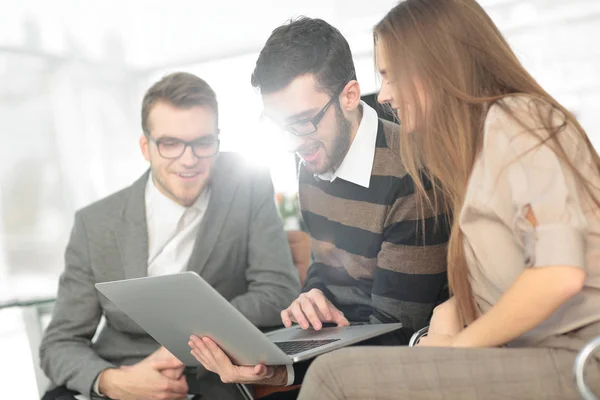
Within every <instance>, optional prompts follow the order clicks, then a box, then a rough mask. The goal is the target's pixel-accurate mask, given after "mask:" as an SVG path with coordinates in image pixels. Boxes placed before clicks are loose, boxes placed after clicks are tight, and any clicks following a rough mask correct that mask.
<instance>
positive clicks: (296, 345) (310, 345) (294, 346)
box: [274, 339, 340, 356]
mask: <svg viewBox="0 0 600 400" xmlns="http://www.w3.org/2000/svg"><path fill="white" fill-rule="evenodd" d="M338 340H340V339H323V340H290V341H288V342H274V343H275V344H276V345H277V347H279V348H280V349H281V350H283V352H284V353H285V354H287V355H288V356H293V355H294V354H298V353H302V352H303V351H307V350H311V349H316V348H317V347H321V346H325V345H326V344H329V343H333V342H337V341H338Z"/></svg>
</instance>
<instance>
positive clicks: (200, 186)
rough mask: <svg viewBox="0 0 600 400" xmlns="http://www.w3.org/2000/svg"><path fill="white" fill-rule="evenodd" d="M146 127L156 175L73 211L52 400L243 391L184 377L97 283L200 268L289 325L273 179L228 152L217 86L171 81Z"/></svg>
mask: <svg viewBox="0 0 600 400" xmlns="http://www.w3.org/2000/svg"><path fill="white" fill-rule="evenodd" d="M142 128H143V132H144V133H143V135H142V137H141V138H140V147H141V150H142V153H143V155H144V157H145V159H146V160H147V161H149V163H150V170H149V171H148V172H146V173H145V174H144V175H143V176H142V177H141V178H140V179H139V180H137V181H136V182H135V183H133V185H131V186H130V187H128V188H126V189H124V190H122V191H120V192H118V193H115V194H113V195H111V196H109V197H107V198H105V199H102V200H100V201H98V202H97V203H94V204H92V205H90V206H88V207H86V208H84V209H82V210H80V211H78V212H77V213H76V214H75V225H74V227H73V231H72V234H71V239H70V242H69V245H68V247H67V250H66V255H65V262H66V267H65V271H64V273H63V274H62V276H61V279H60V284H59V289H58V297H57V301H56V306H55V310H54V315H53V318H52V322H51V323H50V325H49V327H48V329H47V330H46V332H45V335H44V338H43V341H42V345H41V348H40V356H41V364H42V368H43V370H44V372H45V373H46V374H47V375H48V377H49V378H50V379H51V380H52V382H53V383H54V385H55V386H56V387H55V389H54V390H53V391H51V392H49V393H47V396H45V399H46V398H48V399H51V398H57V395H58V394H60V393H66V396H74V395H75V394H76V393H81V394H83V395H85V396H90V397H96V396H107V397H109V398H118V399H121V400H127V399H181V398H185V397H186V394H187V393H188V392H193V393H195V394H201V395H202V396H203V398H219V399H226V398H235V394H236V389H235V388H234V387H233V386H231V385H230V386H226V385H223V384H221V382H220V381H219V379H218V377H217V376H216V375H213V374H212V373H208V372H206V371H205V370H200V369H199V370H198V372H197V374H196V375H195V376H194V377H193V378H190V376H187V380H186V374H184V367H183V365H182V364H181V363H180V362H179V360H177V359H176V358H175V357H174V356H173V355H171V354H170V353H169V352H168V351H167V350H166V349H164V348H160V346H159V344H158V343H157V342H156V341H155V340H154V339H152V338H151V337H150V336H148V335H147V334H146V333H145V332H144V331H143V330H142V329H141V328H140V327H139V326H137V325H136V324H135V323H134V322H133V321H131V320H130V319H129V318H128V317H127V316H126V315H124V314H123V313H122V312H120V311H119V310H118V309H117V308H116V307H115V306H114V305H112V304H111V303H110V301H108V300H107V299H106V298H104V297H103V296H101V295H100V294H99V293H98V292H97V291H96V289H95V288H94V284H95V283H97V282H106V281H114V280H120V279H130V278H138V277H144V276H154V275H161V274H169V273H177V272H181V271H183V270H186V269H187V270H190V271H196V272H197V273H198V274H200V275H201V276H202V277H203V278H204V279H205V280H206V281H208V282H209V283H210V284H211V285H212V286H213V287H215V289H217V290H218V291H219V292H220V293H221V294H222V295H223V296H224V297H225V298H226V299H228V300H230V301H231V303H232V304H233V305H234V306H235V307H236V308H237V309H238V310H239V311H241V313H242V314H244V315H245V316H246V317H247V318H248V319H249V320H250V321H252V322H253V323H254V324H256V325H257V326H263V327H268V326H275V325H279V324H280V323H281V320H280V311H281V310H282V309H284V308H286V307H287V306H288V305H289V304H290V303H291V302H292V301H293V300H294V299H295V297H296V296H297V295H298V294H299V292H300V284H299V280H298V272H297V271H296V270H295V268H294V266H293V264H292V259H291V255H290V251H289V247H288V244H287V240H286V237H285V234H284V231H283V227H282V223H281V221H280V219H279V217H278V215H277V211H276V209H275V204H274V198H273V187H272V184H271V180H270V177H269V175H268V173H260V172H257V171H256V170H255V169H253V168H248V167H247V166H245V165H244V162H243V161H241V160H240V159H239V158H238V157H236V156H234V155H233V154H227V153H219V130H218V109H217V100H216V96H215V93H214V92H213V90H212V89H211V88H210V86H208V84H206V82H204V81H203V80H202V79H200V78H198V77H196V76H194V75H191V74H187V73H175V74H171V75H168V76H166V77H164V78H163V79H162V80H160V81H159V82H157V83H156V84H154V85H153V86H152V87H151V88H150V89H149V90H148V92H147V93H146V95H145V97H144V100H143V104H142ZM102 316H104V317H105V318H106V324H105V326H104V327H103V328H102V329H101V330H100V331H99V333H98V336H97V339H96V340H95V341H92V338H93V337H94V334H95V332H96V330H97V328H98V325H99V322H100V320H101V317H102ZM65 398H71V397H65Z"/></svg>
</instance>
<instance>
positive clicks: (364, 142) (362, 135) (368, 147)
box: [315, 101, 379, 189]
mask: <svg viewBox="0 0 600 400" xmlns="http://www.w3.org/2000/svg"><path fill="white" fill-rule="evenodd" d="M360 105H361V106H362V112H363V113H362V118H361V120H360V124H359V125H358V130H357V131H356V135H355V136H354V140H353V141H352V143H351V144H350V148H349V149H348V152H347V153H346V156H345V157H344V159H343V160H342V163H341V164H340V166H339V168H338V169H337V170H336V171H335V172H326V173H323V174H316V175H315V176H316V177H318V178H319V179H321V180H325V181H329V182H333V181H334V180H336V178H340V179H343V180H345V181H348V182H352V183H354V184H356V185H359V186H362V187H364V188H367V189H368V188H369V184H370V182H371V172H372V171H373V160H374V159H375V146H376V142H377V128H378V126H379V118H378V116H377V112H376V111H375V110H374V109H373V108H371V107H370V106H369V105H367V104H366V103H365V102H364V101H361V102H360Z"/></svg>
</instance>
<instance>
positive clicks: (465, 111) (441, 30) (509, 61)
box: [374, 0, 600, 324]
mask: <svg viewBox="0 0 600 400" xmlns="http://www.w3.org/2000/svg"><path fill="white" fill-rule="evenodd" d="M374 37H375V44H376V45H377V46H380V47H379V48H380V49H381V50H382V51H383V53H384V54H385V56H386V60H387V63H388V64H389V65H387V68H388V70H387V74H388V75H389V79H390V81H391V82H392V83H391V84H392V85H393V88H394V89H393V93H394V102H395V103H396V106H397V107H398V114H399V118H400V120H402V116H403V115H405V116H406V115H414V119H415V121H411V125H412V127H413V128H414V129H412V130H413V131H414V133H411V132H409V133H406V134H404V132H403V135H402V140H401V141H400V146H401V149H400V152H401V156H402V157H403V162H404V163H405V165H406V168H407V170H408V171H409V173H410V175H411V176H412V177H413V179H414V181H415V185H416V187H417V194H418V198H419V205H420V209H421V212H423V205H424V204H425V205H429V206H433V207H435V208H436V209H439V208H442V209H443V211H445V212H447V213H448V215H451V216H453V222H452V231H451V235H450V243H449V249H448V277H449V283H450V289H451V291H452V293H453V295H454V296H455V297H456V301H457V304H458V309H459V314H460V316H461V318H462V320H463V322H464V323H466V324H468V323H470V322H472V321H473V320H474V319H475V318H476V315H477V308H476V306H475V302H474V299H473V295H472V291H471V286H470V283H469V272H468V269H467V265H466V260H465V253H464V247H463V246H464V245H463V240H464V239H463V235H462V233H461V231H460V229H459V226H458V216H459V215H460V211H461V208H462V206H463V202H464V198H465V193H466V189H467V184H468V181H469V176H470V174H471V171H472V169H473V165H474V162H475V159H476V157H477V155H478V153H479V151H480V150H481V148H482V144H483V127H484V121H485V118H486V115H487V111H488V110H489V108H490V106H491V105H492V104H498V105H499V106H501V107H503V108H504V109H505V110H506V111H507V112H508V113H509V115H511V116H512V117H513V118H515V119H517V120H518V116H516V115H514V113H512V112H511V111H510V110H509V109H508V108H507V107H506V106H505V105H504V104H503V102H502V101H499V100H501V99H503V98H505V97H507V96H513V95H525V96H527V97H528V98H529V99H530V105H532V106H531V107H529V109H530V110H532V112H533V113H535V114H537V115H535V116H534V119H535V120H536V121H539V122H540V124H541V126H540V130H538V129H531V128H529V129H527V131H528V133H531V134H533V135H535V136H536V137H537V138H539V143H540V145H541V144H544V143H546V142H547V143H548V144H549V145H550V147H551V148H552V149H553V150H554V151H555V153H556V154H557V156H558V157H560V158H561V159H562V160H563V161H564V162H565V163H566V165H568V166H569V168H570V169H571V170H572V172H573V174H574V176H575V177H576V180H577V182H578V184H580V185H582V187H583V188H584V190H585V191H586V193H587V194H588V195H590V197H591V199H592V200H593V202H594V203H595V205H596V206H597V207H600V201H599V200H598V199H597V198H596V196H594V193H593V190H592V187H591V184H590V183H589V181H588V180H587V179H586V177H584V176H582V174H581V172H580V171H578V170H577V169H576V168H575V167H574V166H573V163H572V162H570V161H569V160H568V158H567V156H566V153H565V149H564V148H563V146H562V145H561V143H560V142H559V137H560V135H561V133H562V132H564V130H565V127H566V126H567V125H568V126H570V127H572V128H573V129H574V130H575V131H576V132H577V133H578V134H580V135H581V136H582V138H583V141H584V143H586V146H587V148H588V149H589V151H590V152H591V154H592V158H593V161H594V163H595V166H596V167H597V170H598V171H600V158H599V157H598V154H597V153H596V152H595V150H594V148H593V146H592V144H591V143H590V141H589V139H588V137H587V135H586V134H585V132H584V130H583V129H582V128H581V126H580V125H579V123H578V122H577V121H576V120H575V118H574V117H573V116H572V115H571V114H570V113H569V112H568V111H567V110H566V109H565V108H564V107H563V106H561V105H560V104H559V103H558V102H557V101H556V100H555V99H554V98H552V96H550V95H549V94H548V93H547V92H546V91H545V90H544V89H542V87H541V86H540V85H539V84H538V83H537V82H536V81H535V79H534V78H533V77H532V76H531V75H530V74H529V73H528V72H527V71H526V70H525V68H524V67H523V66H522V65H521V63H520V62H519V60H518V59H517V57H516V56H515V54H514V53H513V51H512V50H511V48H510V46H509V45H508V43H507V42H506V40H505V39H504V37H503V36H502V34H501V33H500V31H499V30H498V28H497V27H496V25H495V24H494V23H493V21H492V20H491V18H490V17H489V16H488V15H487V13H486V12H485V11H484V10H483V8H481V6H480V5H479V4H478V3H477V2H476V1H475V0H406V1H403V2H401V3H400V4H398V5H397V6H396V7H394V8H393V9H392V10H391V11H390V12H389V13H388V14H387V15H386V16H385V17H384V18H383V19H382V20H381V21H380V22H379V23H378V24H377V25H376V27H375V30H374ZM417 86H419V87H417ZM423 96H424V99H423ZM419 99H421V101H419ZM423 100H424V101H423ZM423 103H424V104H425V106H424V107H422V106H421V104H423ZM423 108H425V109H423ZM549 110H550V111H549ZM409 111H411V113H410V114H409ZM557 116H559V117H560V118H558V119H557V118H556V117H557ZM557 120H559V121H560V123H558V124H557V122H556V121H557ZM519 122H520V123H521V125H522V126H525V123H524V122H522V121H519ZM542 129H543V130H544V133H540V132H542ZM423 176H424V177H425V179H426V180H429V181H431V182H432V185H433V190H431V191H426V190H425V187H424V179H423Z"/></svg>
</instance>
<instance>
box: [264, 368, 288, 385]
mask: <svg viewBox="0 0 600 400" xmlns="http://www.w3.org/2000/svg"><path fill="white" fill-rule="evenodd" d="M273 368H274V369H275V370H274V372H273V376H272V377H271V378H270V379H269V384H270V385H274V386H286V385H287V380H288V379H287V378H288V376H287V368H286V366H285V365H278V366H276V367H273Z"/></svg>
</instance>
